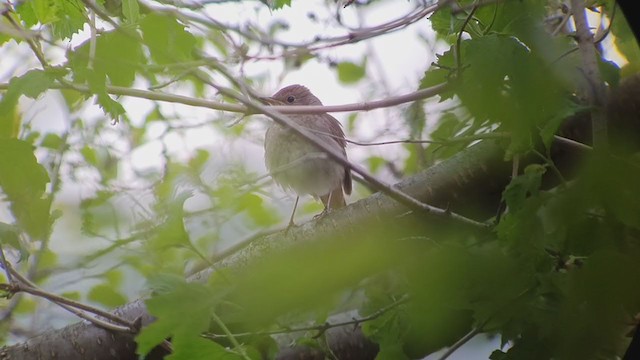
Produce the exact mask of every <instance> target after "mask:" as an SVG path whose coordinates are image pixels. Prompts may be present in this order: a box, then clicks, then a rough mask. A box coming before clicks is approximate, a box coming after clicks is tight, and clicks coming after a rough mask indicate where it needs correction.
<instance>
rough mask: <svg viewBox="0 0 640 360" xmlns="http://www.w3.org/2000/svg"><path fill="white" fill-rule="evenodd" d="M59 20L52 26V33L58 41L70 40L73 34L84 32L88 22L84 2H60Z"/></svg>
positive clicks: (59, 0)
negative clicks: (83, 29) (83, 28)
mask: <svg viewBox="0 0 640 360" xmlns="http://www.w3.org/2000/svg"><path fill="white" fill-rule="evenodd" d="M57 6H58V12H57V15H58V18H59V20H58V21H56V22H54V23H53V24H52V25H53V26H52V29H51V30H52V33H53V36H54V37H55V38H56V39H70V38H71V36H73V34H75V33H77V32H78V31H80V30H82V27H83V26H84V24H85V20H86V7H85V6H84V4H83V3H82V0H58V3H57Z"/></svg>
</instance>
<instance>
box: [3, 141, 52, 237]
mask: <svg viewBox="0 0 640 360" xmlns="http://www.w3.org/2000/svg"><path fill="white" fill-rule="evenodd" d="M0 154H1V155H0V187H1V188H2V191H4V193H5V194H6V195H7V199H8V200H9V201H10V202H11V211H12V213H13V216H14V217H15V218H16V219H17V220H18V224H19V225H20V226H21V227H22V228H23V229H25V230H26V231H27V233H29V235H31V236H32V237H33V238H34V239H41V238H42V237H43V236H45V235H46V234H48V232H49V225H50V219H49V207H50V199H48V198H46V197H44V192H45V187H46V184H47V183H48V182H49V175H48V174H47V171H46V170H45V169H44V167H42V165H40V164H38V161H37V160H36V157H35V156H34V154H33V148H32V146H31V145H30V144H29V143H26V142H24V141H20V140H15V139H0Z"/></svg>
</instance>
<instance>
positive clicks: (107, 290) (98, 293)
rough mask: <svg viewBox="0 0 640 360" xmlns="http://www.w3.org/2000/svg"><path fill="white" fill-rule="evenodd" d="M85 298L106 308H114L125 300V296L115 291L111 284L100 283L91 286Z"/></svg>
mask: <svg viewBox="0 0 640 360" xmlns="http://www.w3.org/2000/svg"><path fill="white" fill-rule="evenodd" d="M87 298H88V299H89V300H91V301H93V302H97V303H99V304H102V305H104V306H106V307H108V308H115V307H118V306H120V305H124V304H125V303H126V302H127V298H126V297H125V296H124V295H122V294H121V293H120V292H118V291H116V290H115V289H114V288H113V285H112V284H100V285H96V286H94V287H92V288H91V290H89V293H88V294H87Z"/></svg>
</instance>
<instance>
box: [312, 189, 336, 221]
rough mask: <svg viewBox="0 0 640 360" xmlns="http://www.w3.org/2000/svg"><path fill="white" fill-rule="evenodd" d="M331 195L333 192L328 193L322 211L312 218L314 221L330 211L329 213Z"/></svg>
mask: <svg viewBox="0 0 640 360" xmlns="http://www.w3.org/2000/svg"><path fill="white" fill-rule="evenodd" d="M332 194H333V191H330V192H329V195H327V201H326V203H325V204H324V209H323V210H322V212H321V213H320V214H318V215H316V216H314V217H313V218H314V219H320V218H321V217H323V216H325V215H327V214H328V213H329V212H330V211H331V195H332Z"/></svg>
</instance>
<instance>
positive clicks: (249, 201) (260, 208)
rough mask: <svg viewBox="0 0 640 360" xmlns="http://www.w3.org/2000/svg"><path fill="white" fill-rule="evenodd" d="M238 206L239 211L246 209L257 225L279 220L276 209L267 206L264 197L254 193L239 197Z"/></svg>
mask: <svg viewBox="0 0 640 360" xmlns="http://www.w3.org/2000/svg"><path fill="white" fill-rule="evenodd" d="M236 206H237V207H236V209H237V210H238V211H243V210H244V211H246V212H247V214H248V215H249V217H250V218H251V219H252V220H253V221H254V222H255V223H256V225H260V226H269V225H274V224H276V223H277V222H278V220H279V219H278V216H277V215H276V212H275V211H274V209H271V208H268V207H266V206H265V203H264V201H263V200H262V198H261V197H259V196H257V195H255V194H252V193H248V194H244V195H243V196H241V197H240V198H239V199H237V205H236Z"/></svg>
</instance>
